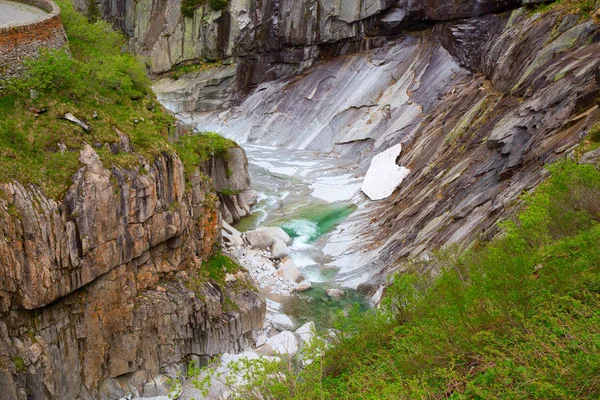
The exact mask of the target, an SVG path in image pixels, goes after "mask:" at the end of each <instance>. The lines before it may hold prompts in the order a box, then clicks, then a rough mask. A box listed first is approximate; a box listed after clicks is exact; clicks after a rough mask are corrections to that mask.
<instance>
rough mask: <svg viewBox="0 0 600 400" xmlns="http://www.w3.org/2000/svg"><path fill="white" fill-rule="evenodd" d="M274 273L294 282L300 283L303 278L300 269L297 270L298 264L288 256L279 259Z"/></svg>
mask: <svg viewBox="0 0 600 400" xmlns="http://www.w3.org/2000/svg"><path fill="white" fill-rule="evenodd" d="M275 274H276V275H277V276H279V277H281V278H284V279H287V280H289V281H292V282H296V283H300V282H302V280H303V279H304V277H303V276H302V274H301V273H300V271H298V266H297V265H296V264H295V263H294V262H293V261H292V260H291V259H290V258H285V259H283V260H282V261H281V264H279V268H278V269H277V272H276V273H275Z"/></svg>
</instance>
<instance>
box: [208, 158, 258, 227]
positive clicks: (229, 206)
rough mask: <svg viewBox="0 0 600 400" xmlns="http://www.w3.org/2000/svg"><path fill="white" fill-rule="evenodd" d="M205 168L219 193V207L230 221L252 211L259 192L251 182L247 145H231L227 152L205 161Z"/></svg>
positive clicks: (229, 222) (227, 220)
mask: <svg viewBox="0 0 600 400" xmlns="http://www.w3.org/2000/svg"><path fill="white" fill-rule="evenodd" d="M202 171H203V172H204V174H206V176H208V177H210V178H211V181H212V184H213V187H214V189H215V190H216V192H217V195H218V196H219V200H220V207H219V210H220V211H221V215H222V216H223V219H224V220H225V221H226V222H227V223H228V224H232V223H234V222H237V221H239V220H240V219H241V218H243V217H245V216H248V215H250V207H251V206H252V205H253V204H254V203H256V196H257V192H256V191H255V190H254V189H252V185H251V183H250V175H249V174H248V159H247V158H246V152H244V149H242V148H241V147H232V148H230V149H228V150H227V152H226V153H225V154H224V155H222V156H217V157H212V158H210V159H209V160H208V161H206V162H205V163H204V164H203V166H202Z"/></svg>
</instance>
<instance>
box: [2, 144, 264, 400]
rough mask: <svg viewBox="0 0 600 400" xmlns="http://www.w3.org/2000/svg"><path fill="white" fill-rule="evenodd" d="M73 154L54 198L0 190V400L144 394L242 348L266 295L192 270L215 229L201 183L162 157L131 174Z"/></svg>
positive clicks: (92, 156) (215, 237)
mask: <svg viewBox="0 0 600 400" xmlns="http://www.w3.org/2000/svg"><path fill="white" fill-rule="evenodd" d="M80 161H81V163H82V165H83V166H82V168H81V169H80V170H79V171H78V172H77V173H76V174H75V175H74V176H73V185H72V186H71V187H70V188H69V190H68V192H67V194H66V196H65V199H64V201H61V202H57V201H54V200H51V199H49V198H47V197H45V196H44V195H43V193H41V191H40V190H39V189H38V188H36V187H35V186H23V185H21V184H19V183H16V182H15V183H8V184H1V185H0V221H1V224H0V231H1V232H2V240H0V270H1V272H0V361H1V363H0V365H1V367H0V387H2V388H3V398H6V399H25V398H33V399H75V398H81V399H96V398H111V399H112V398H120V397H121V396H124V395H125V394H126V393H133V394H143V393H144V392H145V391H146V392H148V393H151V392H152V391H156V385H155V382H159V381H160V382H163V383H164V375H170V376H174V375H175V373H176V372H177V371H178V369H179V368H180V367H181V366H182V365H184V364H187V362H189V361H190V360H192V359H199V360H200V361H202V360H204V361H206V359H207V358H208V357H211V356H214V355H217V354H220V353H223V352H238V351H241V350H242V349H244V348H246V347H248V346H249V345H250V344H252V343H253V342H254V340H255V339H256V336H257V334H258V332H259V330H260V329H262V325H263V320H264V315H265V304H264V301H263V300H261V299H260V298H259V297H258V296H257V295H256V294H255V293H254V292H252V291H249V290H246V289H240V290H237V291H235V290H233V289H234V288H232V287H228V286H227V285H225V286H223V287H221V286H219V285H217V284H215V283H211V282H210V281H208V280H206V279H203V278H202V276H203V275H202V274H201V269H202V267H201V264H202V261H203V260H205V259H207V258H208V257H209V256H210V255H211V254H212V253H213V252H214V250H215V249H216V248H218V245H219V242H220V230H221V226H220V214H219V211H218V199H217V196H216V194H215V193H214V192H213V191H212V189H211V187H210V180H207V179H205V178H202V177H201V176H200V175H199V174H196V175H195V176H192V177H191V178H190V180H189V181H187V182H186V180H185V178H184V172H183V165H182V163H181V161H180V160H179V159H178V158H177V157H176V156H174V155H170V154H161V155H159V156H157V157H156V160H155V161H154V162H153V163H152V164H150V163H148V162H146V161H144V162H143V163H142V167H141V168H139V170H137V171H132V170H123V169H120V168H116V167H113V168H112V169H111V170H109V169H107V168H105V166H104V165H103V164H102V162H101V161H100V159H99V157H98V155H97V154H96V153H95V152H94V150H93V149H92V148H91V147H89V146H88V147H86V148H84V150H82V151H81V156H80ZM186 188H187V189H186ZM245 287H247V286H245ZM226 298H228V299H229V300H230V301H225V299H226ZM231 304H237V306H235V307H233V308H232V307H231ZM161 377H162V378H161ZM151 389H152V390H151ZM163 389H164V387H163Z"/></svg>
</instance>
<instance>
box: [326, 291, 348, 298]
mask: <svg viewBox="0 0 600 400" xmlns="http://www.w3.org/2000/svg"><path fill="white" fill-rule="evenodd" d="M325 294H326V295H327V296H329V297H333V298H336V299H339V298H342V297H344V296H345V295H346V292H344V291H343V290H340V289H334V288H331V289H327V290H326V291H325Z"/></svg>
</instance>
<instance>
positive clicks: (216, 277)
mask: <svg viewBox="0 0 600 400" xmlns="http://www.w3.org/2000/svg"><path fill="white" fill-rule="evenodd" d="M241 270H242V267H240V266H239V265H238V264H236V263H235V262H233V260H232V259H231V258H229V257H227V256H226V255H225V254H223V253H221V252H220V251H219V252H217V253H215V254H214V255H213V256H212V257H210V258H209V259H208V260H206V261H204V262H203V263H202V273H204V274H206V275H207V276H208V278H210V279H212V280H213V281H215V282H217V283H223V282H225V275H227V274H235V273H236V272H238V271H241Z"/></svg>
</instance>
